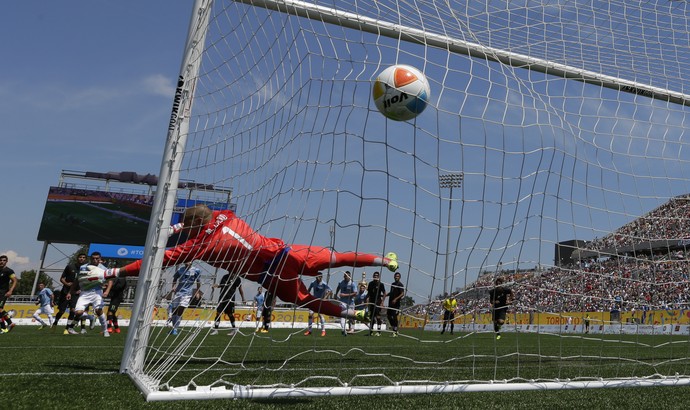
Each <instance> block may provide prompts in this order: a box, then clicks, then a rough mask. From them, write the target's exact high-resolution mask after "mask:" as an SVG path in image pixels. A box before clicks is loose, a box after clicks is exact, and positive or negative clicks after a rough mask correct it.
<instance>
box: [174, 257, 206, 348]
mask: <svg viewBox="0 0 690 410" xmlns="http://www.w3.org/2000/svg"><path fill="white" fill-rule="evenodd" d="M200 277H201V270H200V269H199V268H197V267H196V266H192V262H185V263H184V264H182V265H181V266H180V267H179V268H178V269H177V272H175V275H174V276H173V292H175V296H173V299H172V302H171V303H170V305H171V307H172V318H171V321H172V326H173V329H172V330H171V331H170V334H171V335H176V334H177V333H178V328H179V326H180V322H181V321H182V314H183V313H184V310H185V309H186V308H188V307H189V302H191V300H192V297H193V296H194V294H195V293H197V292H199V291H200V290H201V281H200V280H199V278H200Z"/></svg>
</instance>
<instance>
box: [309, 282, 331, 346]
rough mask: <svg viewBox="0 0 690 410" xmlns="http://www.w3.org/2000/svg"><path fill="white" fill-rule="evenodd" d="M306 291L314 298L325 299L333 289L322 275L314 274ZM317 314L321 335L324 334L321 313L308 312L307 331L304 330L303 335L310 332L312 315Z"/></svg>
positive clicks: (312, 322)
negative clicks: (314, 276)
mask: <svg viewBox="0 0 690 410" xmlns="http://www.w3.org/2000/svg"><path fill="white" fill-rule="evenodd" d="M307 292H309V293H311V294H313V295H314V297H315V298H316V299H322V300H323V299H327V298H328V297H329V296H331V294H332V293H333V291H332V290H331V287H330V286H328V284H327V283H326V282H324V281H323V275H321V274H319V275H317V276H316V278H315V279H314V281H313V282H312V283H311V284H310V285H309V288H308V290H307ZM317 315H318V319H319V323H320V324H321V336H322V337H323V336H326V321H325V319H324V317H323V315H322V314H321V313H318V314H317V313H312V312H309V319H308V321H307V331H306V332H304V335H305V336H309V335H310V334H311V328H312V325H313V324H314V316H317Z"/></svg>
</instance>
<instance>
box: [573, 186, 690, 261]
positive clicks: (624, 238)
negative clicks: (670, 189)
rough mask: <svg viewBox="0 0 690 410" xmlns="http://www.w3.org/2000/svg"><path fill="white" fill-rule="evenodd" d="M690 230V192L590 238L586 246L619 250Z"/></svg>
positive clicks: (678, 237) (682, 233)
mask: <svg viewBox="0 0 690 410" xmlns="http://www.w3.org/2000/svg"><path fill="white" fill-rule="evenodd" d="M688 233H690V195H681V196H677V197H675V198H671V200H669V201H668V202H666V203H664V204H663V205H661V206H659V207H658V208H656V209H654V210H653V211H651V212H649V213H648V214H646V215H643V216H642V217H640V218H637V219H635V220H634V221H632V222H630V223H628V224H626V225H624V226H622V227H621V228H619V229H617V230H616V231H614V232H613V233H611V234H609V235H606V236H604V237H602V238H596V239H594V240H592V241H591V242H588V243H587V245H586V247H587V248H588V249H590V250H594V251H602V250H605V249H606V250H615V249H621V248H624V247H629V246H631V245H635V244H639V243H645V242H653V241H660V240H668V239H685V238H686V236H688Z"/></svg>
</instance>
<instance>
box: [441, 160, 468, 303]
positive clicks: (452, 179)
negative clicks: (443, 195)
mask: <svg viewBox="0 0 690 410" xmlns="http://www.w3.org/2000/svg"><path fill="white" fill-rule="evenodd" d="M463 179H464V174H463V173H462V172H454V173H448V174H441V175H439V176H438V185H439V187H440V188H448V189H449V190H450V191H449V194H448V225H446V231H447V232H446V269H445V274H444V276H443V297H445V296H446V295H447V292H448V276H449V273H450V272H449V269H450V264H449V262H448V258H449V256H450V251H449V248H450V213H451V210H452V208H453V188H461V187H462V180H463Z"/></svg>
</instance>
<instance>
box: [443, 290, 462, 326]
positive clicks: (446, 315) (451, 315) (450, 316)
mask: <svg viewBox="0 0 690 410" xmlns="http://www.w3.org/2000/svg"><path fill="white" fill-rule="evenodd" d="M457 310H458V301H457V300H455V296H453V295H449V296H448V297H447V298H446V299H445V300H444V301H443V327H442V328H441V334H444V333H445V332H446V326H447V325H449V327H450V334H451V335H452V334H453V329H454V328H455V312H456V311H457Z"/></svg>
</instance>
